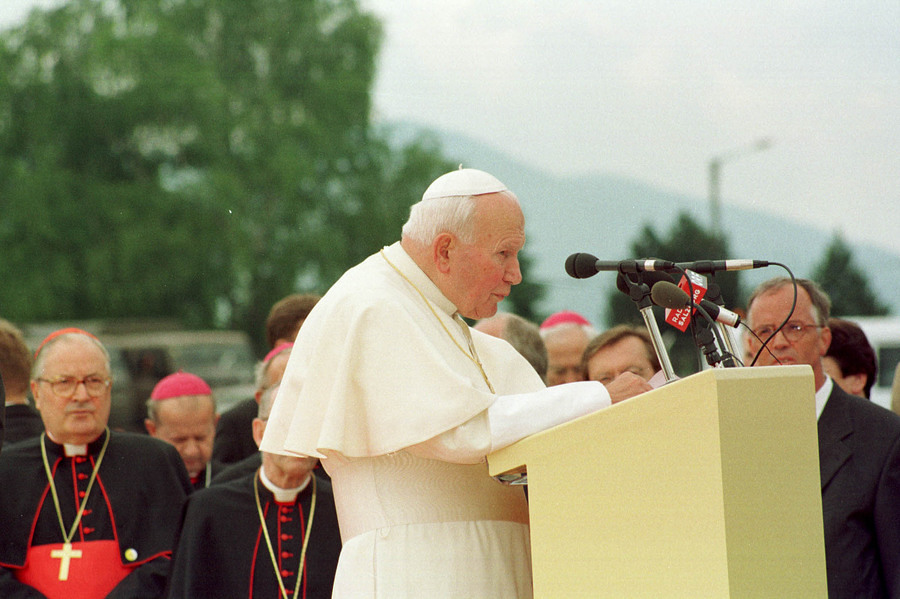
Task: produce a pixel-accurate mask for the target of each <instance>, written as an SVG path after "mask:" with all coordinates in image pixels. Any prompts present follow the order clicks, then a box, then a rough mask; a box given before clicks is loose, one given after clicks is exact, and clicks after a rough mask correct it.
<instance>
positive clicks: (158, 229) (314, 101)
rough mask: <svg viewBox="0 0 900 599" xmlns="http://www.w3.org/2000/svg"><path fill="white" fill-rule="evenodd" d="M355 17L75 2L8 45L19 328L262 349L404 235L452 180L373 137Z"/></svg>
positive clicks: (0, 155)
mask: <svg viewBox="0 0 900 599" xmlns="http://www.w3.org/2000/svg"><path fill="white" fill-rule="evenodd" d="M380 40H381V27H380V24H379V23H378V22H377V21H376V20H375V18H374V17H373V16H372V15H370V14H367V13H365V12H363V11H361V10H360V9H359V7H358V5H357V2H356V1H355V0H184V1H181V2H146V1H145V0H118V1H115V0H71V1H70V2H68V3H66V4H65V5H64V6H62V7H60V8H58V9H54V10H50V11H43V12H35V13H33V14H32V16H31V17H30V18H29V21H28V22H27V23H26V24H25V25H23V26H22V27H20V28H17V29H14V30H11V31H7V32H3V33H2V34H0V210H2V212H3V219H2V220H0V242H2V243H3V245H4V247H6V248H8V250H7V252H6V256H5V258H4V260H3V261H0V276H3V278H4V280H5V281H7V282H11V284H7V285H4V287H3V288H2V289H0V306H2V307H3V312H4V316H7V317H9V318H12V319H15V320H20V321H25V320H41V319H51V318H52V319H75V318H98V317H116V316H175V317H177V318H179V319H181V320H182V321H183V322H184V323H185V324H188V325H190V326H237V327H241V328H244V329H245V330H247V331H248V332H249V333H250V334H251V336H253V338H255V339H259V338H260V336H261V330H262V322H263V320H264V318H265V315H266V313H267V312H268V309H269V307H270V306H271V305H272V304H273V303H274V302H275V301H277V300H278V299H280V298H281V297H283V296H285V295H287V294H289V293H292V292H295V291H319V292H322V291H324V290H325V289H326V288H327V287H328V286H329V285H330V284H331V283H332V282H333V281H334V280H335V279H336V278H337V277H338V276H340V274H341V273H342V272H343V271H344V270H345V269H346V268H347V267H349V266H351V265H352V264H354V263H355V262H358V261H359V260H360V259H362V258H363V257H364V256H366V255H368V254H369V253H371V252H373V251H375V250H377V249H378V248H379V247H380V246H381V245H383V244H385V243H389V242H390V241H392V240H394V239H396V238H397V236H398V235H399V229H400V225H401V223H402V222H403V220H404V219H405V217H406V214H407V211H408V207H409V205H410V204H412V203H413V202H414V201H416V200H417V199H418V198H419V197H421V192H422V190H423V189H425V187H426V186H427V185H428V183H429V182H430V181H431V180H432V179H434V178H435V177H436V176H437V175H438V174H440V173H442V172H445V171H447V170H449V169H450V168H452V163H451V162H449V161H447V160H445V159H444V158H443V156H442V155H441V152H440V148H439V147H438V145H437V144H436V142H434V140H432V139H427V138H418V139H414V140H412V141H410V142H406V143H404V144H402V145H399V146H398V145H397V144H393V143H391V142H390V131H387V130H380V129H376V128H374V127H373V126H372V125H371V123H370V121H369V118H370V112H371V101H370V89H371V86H372V82H373V79H374V73H375V56H376V53H377V50H378V46H379V44H380Z"/></svg>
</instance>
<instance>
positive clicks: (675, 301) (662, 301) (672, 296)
mask: <svg viewBox="0 0 900 599" xmlns="http://www.w3.org/2000/svg"><path fill="white" fill-rule="evenodd" d="M650 298H651V299H652V300H653V303H654V304H656V305H657V306H662V307H664V308H669V309H671V310H683V309H685V308H688V307H690V306H693V307H694V308H695V309H696V312H697V313H698V314H701V315H702V316H703V318H705V319H706V321H707V322H708V323H709V324H708V325H707V326H706V327H704V328H703V330H702V331H701V332H700V333H699V334H698V335H697V337H696V339H695V340H696V341H697V344H698V345H699V346H700V347H701V349H702V351H703V354H704V355H705V356H706V361H707V363H708V364H709V365H710V366H715V365H717V364H721V365H723V366H732V367H733V366H737V365H738V362H737V360H736V358H735V357H734V355H733V354H732V353H726V354H725V356H724V357H723V356H722V355H721V354H720V353H719V352H718V350H717V349H716V342H718V344H719V347H723V348H724V347H726V345H725V340H724V339H723V338H722V336H721V335H720V334H719V332H718V330H717V329H716V328H715V322H714V321H713V318H714V317H713V316H712V314H711V313H709V312H708V311H707V309H706V307H704V306H703V305H702V304H703V302H706V304H708V305H709V306H712V307H715V308H716V310H718V312H717V316H718V315H720V314H721V313H722V311H723V310H724V311H725V312H727V313H730V314H733V315H734V316H735V317H736V318H737V320H738V322H740V317H738V315H737V314H734V312H731V310H725V308H721V309H720V308H719V306H717V305H716V304H714V303H712V302H711V301H709V300H704V299H701V300H700V305H698V304H697V303H695V302H692V301H691V298H690V296H689V295H688V294H687V293H685V292H684V290H683V289H681V288H680V287H678V285H676V284H674V283H670V282H668V281H660V282H659V283H657V284H655V285H654V286H653V289H651V290H650ZM734 326H737V325H734Z"/></svg>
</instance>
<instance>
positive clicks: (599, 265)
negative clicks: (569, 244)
mask: <svg viewBox="0 0 900 599" xmlns="http://www.w3.org/2000/svg"><path fill="white" fill-rule="evenodd" d="M672 270H677V266H676V264H675V263H674V262H670V261H668V260H618V261H615V260H598V259H597V257H596V256H592V255H591V254H586V253H582V252H579V253H576V254H572V255H571V256H569V257H568V258H566V272H567V273H568V275H569V276H570V277H573V278H575V279H587V278H588V277H593V276H594V275H595V274H597V273H598V272H601V271H613V272H627V273H638V272H646V271H672Z"/></svg>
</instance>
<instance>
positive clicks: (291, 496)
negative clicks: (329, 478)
mask: <svg viewBox="0 0 900 599" xmlns="http://www.w3.org/2000/svg"><path fill="white" fill-rule="evenodd" d="M312 476H313V475H312V473H310V474H309V475H307V477H306V480H304V481H303V483H302V484H301V485H300V486H299V487H294V488H292V489H282V488H281V487H279V486H276V485H275V483H273V482H272V481H271V480H269V478H268V477H267V476H266V469H265V468H260V469H259V480H261V481H262V484H263V486H264V487H265V488H267V489H268V490H269V491H271V492H272V495H274V496H275V501H277V502H278V503H294V502H295V501H296V500H297V495H299V494H300V491H302V490H303V489H305V488H306V486H307V485H308V484H309V481H310V480H311V479H312Z"/></svg>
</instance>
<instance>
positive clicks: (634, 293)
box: [622, 272, 677, 382]
mask: <svg viewBox="0 0 900 599" xmlns="http://www.w3.org/2000/svg"><path fill="white" fill-rule="evenodd" d="M622 279H623V280H624V281H625V284H626V285H627V286H628V296H629V297H630V298H631V299H632V300H633V301H634V303H635V305H636V306H637V307H638V310H639V311H640V313H641V316H643V317H644V324H645V325H647V330H648V331H650V341H651V342H652V343H653V349H654V351H656V357H657V359H658V360H659V364H660V366H662V371H663V374H664V375H665V377H666V382H669V381H673V380H675V379H676V378H677V377H676V376H675V371H674V370H673V368H672V361H671V360H669V353H668V352H667V351H666V346H665V344H664V343H663V339H662V335H660V333H659V326H658V325H657V324H656V317H655V316H654V315H653V302H652V301H651V300H650V286H649V285H647V284H646V283H635V282H634V281H632V280H631V279H630V278H629V277H628V275H627V274H626V273H624V272H623V273H622Z"/></svg>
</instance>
